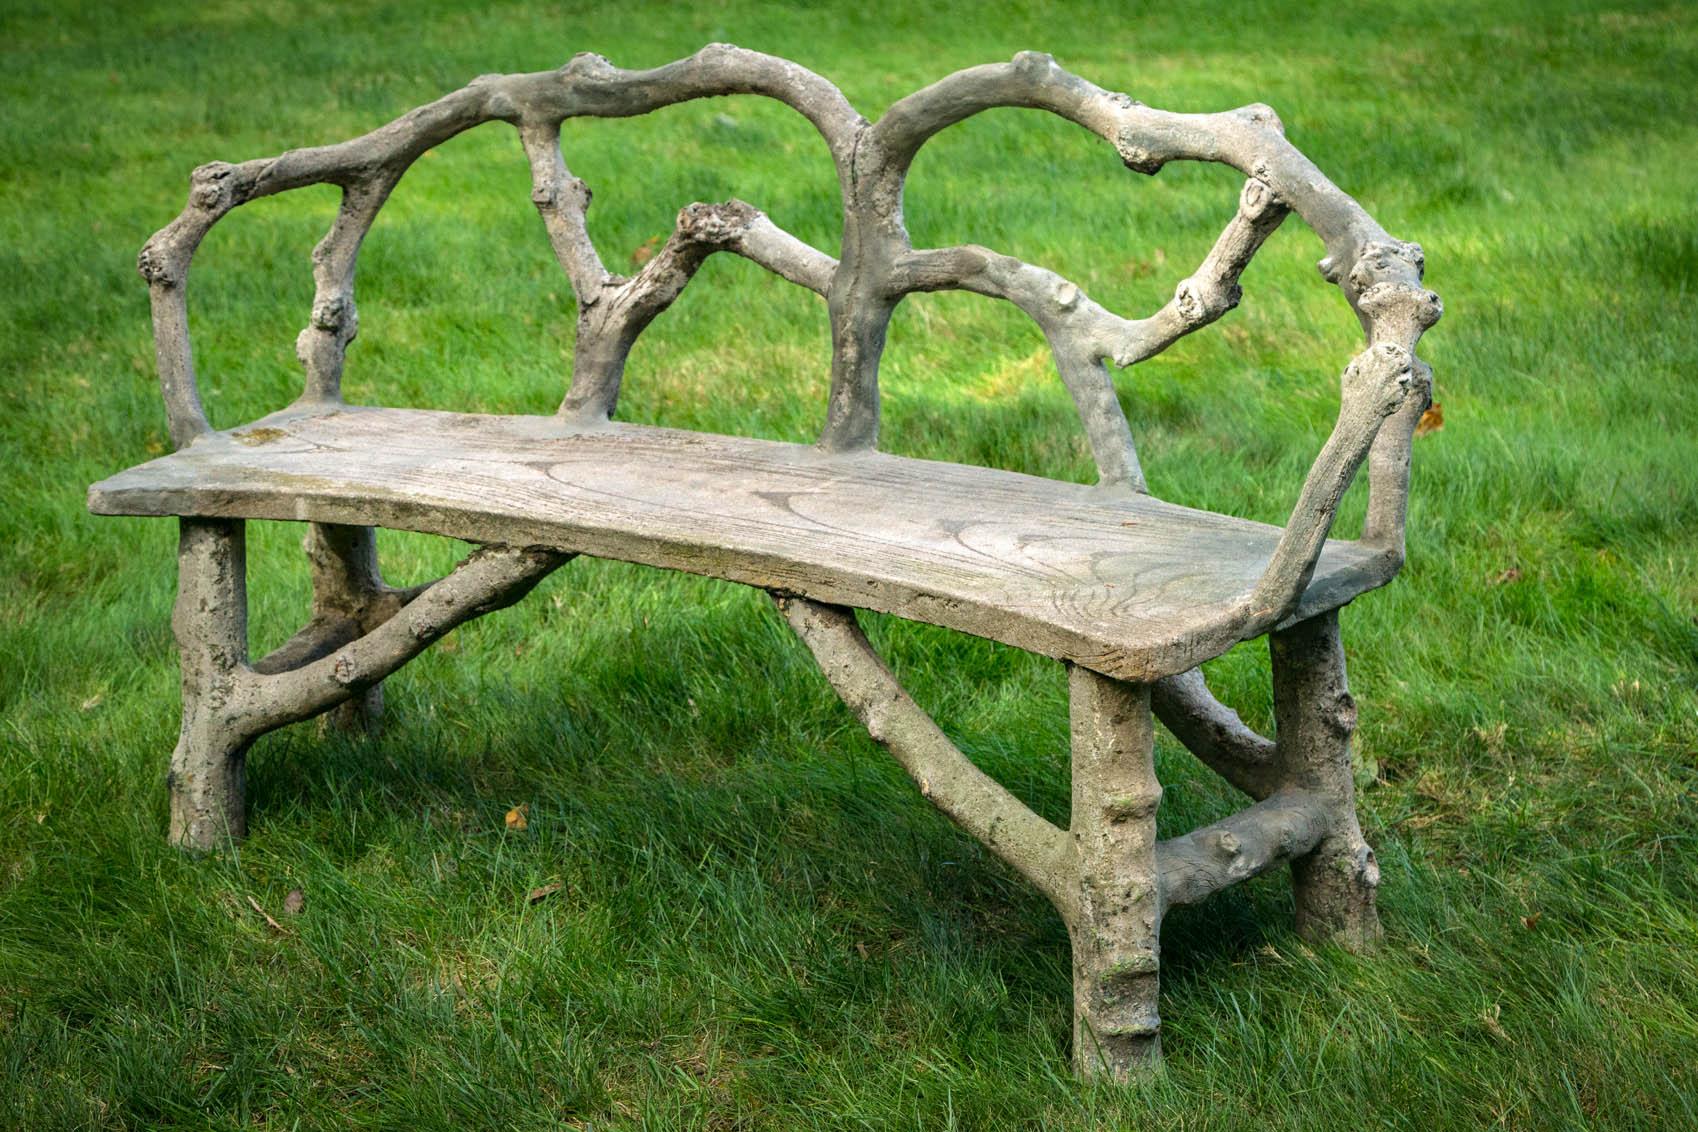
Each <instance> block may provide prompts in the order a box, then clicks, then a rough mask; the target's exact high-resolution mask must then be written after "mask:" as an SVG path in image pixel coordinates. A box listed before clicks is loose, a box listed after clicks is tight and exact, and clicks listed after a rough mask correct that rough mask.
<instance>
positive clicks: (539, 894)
mask: <svg viewBox="0 0 1698 1132" xmlns="http://www.w3.org/2000/svg"><path fill="white" fill-rule="evenodd" d="M564 887H566V886H565V885H562V884H545V885H543V886H542V887H541V888H533V889H531V890H530V891H529V892H527V893H525V903H526V904H535V903H536V902H537V901H539V900H544V899H547V898H548V897H550V896H553V895H554V894H555V893H556V892H559V891H560V890H561V889H562V888H564Z"/></svg>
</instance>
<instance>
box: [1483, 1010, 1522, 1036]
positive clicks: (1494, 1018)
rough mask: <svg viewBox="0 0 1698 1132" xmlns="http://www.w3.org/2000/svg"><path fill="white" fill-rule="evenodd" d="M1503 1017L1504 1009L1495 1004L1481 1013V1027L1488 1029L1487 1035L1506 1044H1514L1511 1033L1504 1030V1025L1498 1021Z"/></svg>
mask: <svg viewBox="0 0 1698 1132" xmlns="http://www.w3.org/2000/svg"><path fill="white" fill-rule="evenodd" d="M1502 1016H1503V1007H1502V1006H1500V1005H1498V1004H1497V1003H1495V1002H1494V1003H1492V1004H1491V1005H1490V1006H1488V1007H1487V1008H1486V1009H1484V1010H1482V1011H1480V1025H1482V1026H1484V1027H1485V1028H1486V1033H1488V1034H1490V1035H1491V1036H1492V1037H1494V1038H1496V1039H1497V1040H1498V1041H1500V1042H1504V1043H1506V1044H1514V1041H1515V1039H1514V1038H1511V1037H1510V1036H1509V1031H1507V1030H1505V1029H1504V1028H1503V1023H1501V1022H1499V1021H1498V1019H1499V1018H1501V1017H1502Z"/></svg>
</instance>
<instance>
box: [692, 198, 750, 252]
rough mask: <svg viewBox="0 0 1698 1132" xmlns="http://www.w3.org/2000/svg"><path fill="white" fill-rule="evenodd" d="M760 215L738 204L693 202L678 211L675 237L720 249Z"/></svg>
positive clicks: (742, 204) (739, 202)
mask: <svg viewBox="0 0 1698 1132" xmlns="http://www.w3.org/2000/svg"><path fill="white" fill-rule="evenodd" d="M759 215H761V213H760V211H759V210H758V209H756V208H755V207H754V206H753V205H751V204H746V203H744V202H743V201H740V200H728V201H723V202H721V203H719V204H704V203H702V202H701V201H697V202H696V203H694V204H687V205H685V206H684V207H683V208H681V209H679V210H678V236H679V238H680V239H683V240H687V241H688V242H690V243H695V244H704V245H707V246H709V247H723V246H724V245H726V244H728V243H730V242H731V241H733V240H735V239H736V238H737V237H738V236H739V235H741V234H742V232H743V231H744V230H745V229H746V228H748V226H749V225H750V224H752V223H754V220H755V218H756V217H758V216H759Z"/></svg>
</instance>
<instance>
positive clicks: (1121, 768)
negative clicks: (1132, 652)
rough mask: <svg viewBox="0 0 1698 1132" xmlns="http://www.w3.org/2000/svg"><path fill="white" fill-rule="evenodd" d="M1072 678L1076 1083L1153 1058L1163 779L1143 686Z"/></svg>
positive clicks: (1081, 672) (1089, 676)
mask: <svg viewBox="0 0 1698 1132" xmlns="http://www.w3.org/2000/svg"><path fill="white" fill-rule="evenodd" d="M1069 679H1070V688H1071V698H1072V712H1071V715H1072V733H1073V816H1072V822H1071V836H1072V840H1073V847H1074V851H1075V856H1076V860H1077V867H1078V873H1077V877H1078V900H1077V902H1076V904H1075V906H1074V908H1073V909H1072V910H1071V914H1069V915H1068V917H1067V918H1068V925H1067V926H1068V932H1069V934H1070V935H1071V937H1072V941H1073V1065H1074V1069H1075V1071H1076V1072H1077V1073H1078V1074H1079V1076H1080V1077H1083V1078H1093V1077H1098V1078H1101V1077H1107V1078H1113V1079H1124V1078H1126V1077H1128V1076H1130V1075H1131V1074H1133V1073H1135V1072H1138V1071H1141V1070H1148V1069H1154V1068H1155V1067H1157V1066H1158V1065H1159V1064H1160V1062H1161V1017H1160V1013H1159V1010H1158V1005H1157V996H1158V993H1159V987H1160V966H1161V940H1160V934H1161V884H1160V874H1159V872H1158V867H1157V863H1156V809H1157V807H1158V806H1159V804H1160V802H1161V784H1160V783H1159V782H1158V781H1157V780H1156V773H1155V762H1154V733H1153V729H1152V724H1151V718H1150V690H1149V687H1148V686H1147V685H1141V684H1128V683H1125V682H1123V681H1120V680H1115V679H1112V678H1110V677H1107V676H1102V675H1099V674H1098V673H1095V672H1092V671H1090V670H1089V669H1086V668H1080V667H1077V666H1070V674H1069Z"/></svg>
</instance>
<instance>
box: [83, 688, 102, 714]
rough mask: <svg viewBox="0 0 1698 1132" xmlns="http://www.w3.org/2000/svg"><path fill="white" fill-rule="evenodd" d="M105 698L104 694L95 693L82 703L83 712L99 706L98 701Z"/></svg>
mask: <svg viewBox="0 0 1698 1132" xmlns="http://www.w3.org/2000/svg"><path fill="white" fill-rule="evenodd" d="M105 698H106V694H105V693H104V692H96V693H95V694H94V695H92V696H90V697H89V698H88V699H86V700H84V701H83V710H84V711H93V710H94V709H95V708H97V707H99V706H100V701H101V700H104V699H105Z"/></svg>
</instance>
